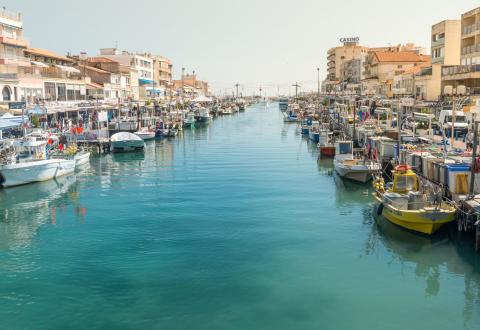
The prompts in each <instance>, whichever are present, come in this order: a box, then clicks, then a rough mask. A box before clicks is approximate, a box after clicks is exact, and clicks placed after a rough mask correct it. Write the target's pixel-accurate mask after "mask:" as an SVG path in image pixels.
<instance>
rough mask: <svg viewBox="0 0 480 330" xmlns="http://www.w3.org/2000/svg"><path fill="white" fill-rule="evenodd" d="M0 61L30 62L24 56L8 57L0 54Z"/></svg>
mask: <svg viewBox="0 0 480 330" xmlns="http://www.w3.org/2000/svg"><path fill="white" fill-rule="evenodd" d="M0 59H3V60H14V61H24V62H30V59H28V58H26V57H25V56H18V55H9V54H0Z"/></svg>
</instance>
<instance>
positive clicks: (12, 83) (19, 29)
mask: <svg viewBox="0 0 480 330" xmlns="http://www.w3.org/2000/svg"><path fill="white" fill-rule="evenodd" d="M27 47H28V42H27V40H26V39H25V38H24V37H23V21H22V15H21V14H18V13H13V12H9V11H6V10H5V9H3V10H0V90H1V94H0V102H3V103H7V102H12V101H18V99H19V98H20V95H19V90H18V76H17V70H18V67H19V66H24V67H30V66H31V64H30V61H29V60H28V59H27V58H25V56H24V54H23V51H24V49H26V48H27Z"/></svg>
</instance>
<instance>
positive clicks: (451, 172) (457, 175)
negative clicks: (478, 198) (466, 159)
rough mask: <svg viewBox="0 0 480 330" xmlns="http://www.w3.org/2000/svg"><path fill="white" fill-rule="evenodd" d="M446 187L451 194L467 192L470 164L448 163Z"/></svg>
mask: <svg viewBox="0 0 480 330" xmlns="http://www.w3.org/2000/svg"><path fill="white" fill-rule="evenodd" d="M447 168H448V183H447V185H448V189H449V191H450V192H451V193H452V194H461V195H463V194H467V193H468V189H469V184H470V165H468V164H449V165H447Z"/></svg>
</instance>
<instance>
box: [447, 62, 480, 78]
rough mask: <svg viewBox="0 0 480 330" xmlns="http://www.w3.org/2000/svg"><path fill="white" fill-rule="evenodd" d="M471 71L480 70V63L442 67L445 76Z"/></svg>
mask: <svg viewBox="0 0 480 330" xmlns="http://www.w3.org/2000/svg"><path fill="white" fill-rule="evenodd" d="M471 72H480V64H472V65H454V66H446V67H443V69H442V75H444V76H448V75H454V74H462V73H471Z"/></svg>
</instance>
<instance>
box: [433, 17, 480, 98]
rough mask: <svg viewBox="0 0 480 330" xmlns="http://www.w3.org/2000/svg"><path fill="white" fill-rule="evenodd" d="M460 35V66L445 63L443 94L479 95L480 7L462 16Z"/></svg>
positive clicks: (443, 69)
mask: <svg viewBox="0 0 480 330" xmlns="http://www.w3.org/2000/svg"><path fill="white" fill-rule="evenodd" d="M460 33H461V35H460V40H461V42H460V50H459V56H460V63H459V64H460V65H458V63H454V64H449V63H445V65H444V66H443V67H442V86H443V88H442V92H443V94H445V95H448V94H470V95H479V94H480V7H478V8H475V9H473V10H470V11H468V12H466V13H464V14H463V15H462V18H461V30H460Z"/></svg>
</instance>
